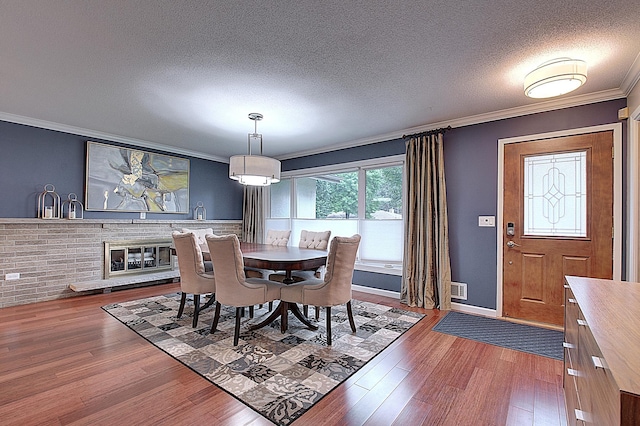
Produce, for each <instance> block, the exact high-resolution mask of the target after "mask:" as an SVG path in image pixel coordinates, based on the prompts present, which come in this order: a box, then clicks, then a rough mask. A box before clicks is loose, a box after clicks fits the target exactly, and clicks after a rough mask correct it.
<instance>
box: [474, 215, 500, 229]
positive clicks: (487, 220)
mask: <svg viewBox="0 0 640 426" xmlns="http://www.w3.org/2000/svg"><path fill="white" fill-rule="evenodd" d="M478 226H489V227H495V226H496V217H495V216H478Z"/></svg>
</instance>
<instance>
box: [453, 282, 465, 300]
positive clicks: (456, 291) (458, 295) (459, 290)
mask: <svg viewBox="0 0 640 426" xmlns="http://www.w3.org/2000/svg"><path fill="white" fill-rule="evenodd" d="M451 298H452V299H460V300H467V284H465V283H457V282H453V281H452V282H451Z"/></svg>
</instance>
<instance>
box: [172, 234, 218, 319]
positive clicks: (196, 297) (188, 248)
mask: <svg viewBox="0 0 640 426" xmlns="http://www.w3.org/2000/svg"><path fill="white" fill-rule="evenodd" d="M172 237H173V244H174V246H175V249H176V255H177V256H178V267H179V269H180V292H181V297H180V307H179V308H178V318H180V317H181V316H182V313H183V312H184V305H185V303H186V300H187V294H193V327H194V328H195V327H196V326H197V325H198V316H199V314H200V310H201V309H200V295H202V294H211V299H210V302H209V303H207V305H205V306H203V309H204V308H205V307H206V306H208V305H210V304H211V303H213V300H215V299H214V298H215V292H216V280H215V276H214V274H213V273H210V272H207V271H205V265H204V261H203V259H202V250H201V248H200V245H199V244H198V238H197V237H196V235H195V234H194V233H193V232H185V233H181V232H174V233H173V234H172Z"/></svg>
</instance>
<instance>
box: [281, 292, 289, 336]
mask: <svg viewBox="0 0 640 426" xmlns="http://www.w3.org/2000/svg"><path fill="white" fill-rule="evenodd" d="M280 309H281V310H282V312H281V313H280V333H282V334H284V333H285V332H286V331H287V328H289V302H285V301H284V300H283V301H281V302H280Z"/></svg>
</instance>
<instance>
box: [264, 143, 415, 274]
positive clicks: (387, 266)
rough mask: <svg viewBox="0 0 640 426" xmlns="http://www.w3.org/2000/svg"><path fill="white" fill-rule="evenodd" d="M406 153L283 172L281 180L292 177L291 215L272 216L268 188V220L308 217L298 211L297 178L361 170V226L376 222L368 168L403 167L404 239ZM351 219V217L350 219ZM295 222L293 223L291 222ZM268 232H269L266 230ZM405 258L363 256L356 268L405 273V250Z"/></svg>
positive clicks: (291, 219) (403, 221) (359, 211)
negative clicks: (369, 201) (370, 212)
mask: <svg viewBox="0 0 640 426" xmlns="http://www.w3.org/2000/svg"><path fill="white" fill-rule="evenodd" d="M405 159H406V157H405V155H393V156H388V157H379V158H372V159H368V160H360V161H352V162H348V163H340V164H332V165H326V166H319V167H310V168H305V169H298V170H290V171H286V172H282V173H281V175H280V176H281V180H284V179H290V183H289V184H290V198H289V202H290V206H289V218H272V217H271V192H270V191H268V194H267V196H266V197H265V199H266V200H265V202H266V206H265V212H267V216H266V219H267V220H270V219H274V220H283V219H288V220H289V221H293V220H302V219H304V218H298V217H297V214H298V210H297V205H296V204H297V198H298V197H297V194H296V190H297V188H296V179H298V178H305V177H317V176H318V175H323V174H336V173H346V172H354V171H356V172H357V173H358V215H357V218H356V220H357V222H358V229H360V222H361V221H374V220H376V219H366V218H365V216H366V171H367V170H375V169H381V168H385V167H395V166H401V167H402V188H403V191H402V212H403V217H402V219H400V220H399V221H400V222H402V232H403V239H404V227H405V222H406V217H405V213H404V212H406V194H405V190H404V189H405V188H406V165H405ZM305 220H319V219H305ZM349 220H351V219H349ZM290 223H291V222H290ZM265 232H266V231H265ZM400 257H401V260H400V262H397V261H389V262H384V261H367V260H366V259H364V260H363V259H360V258H358V260H357V261H356V269H358V270H365V271H371V272H379V273H385V274H391V275H402V268H401V267H402V258H403V257H404V253H400Z"/></svg>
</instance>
